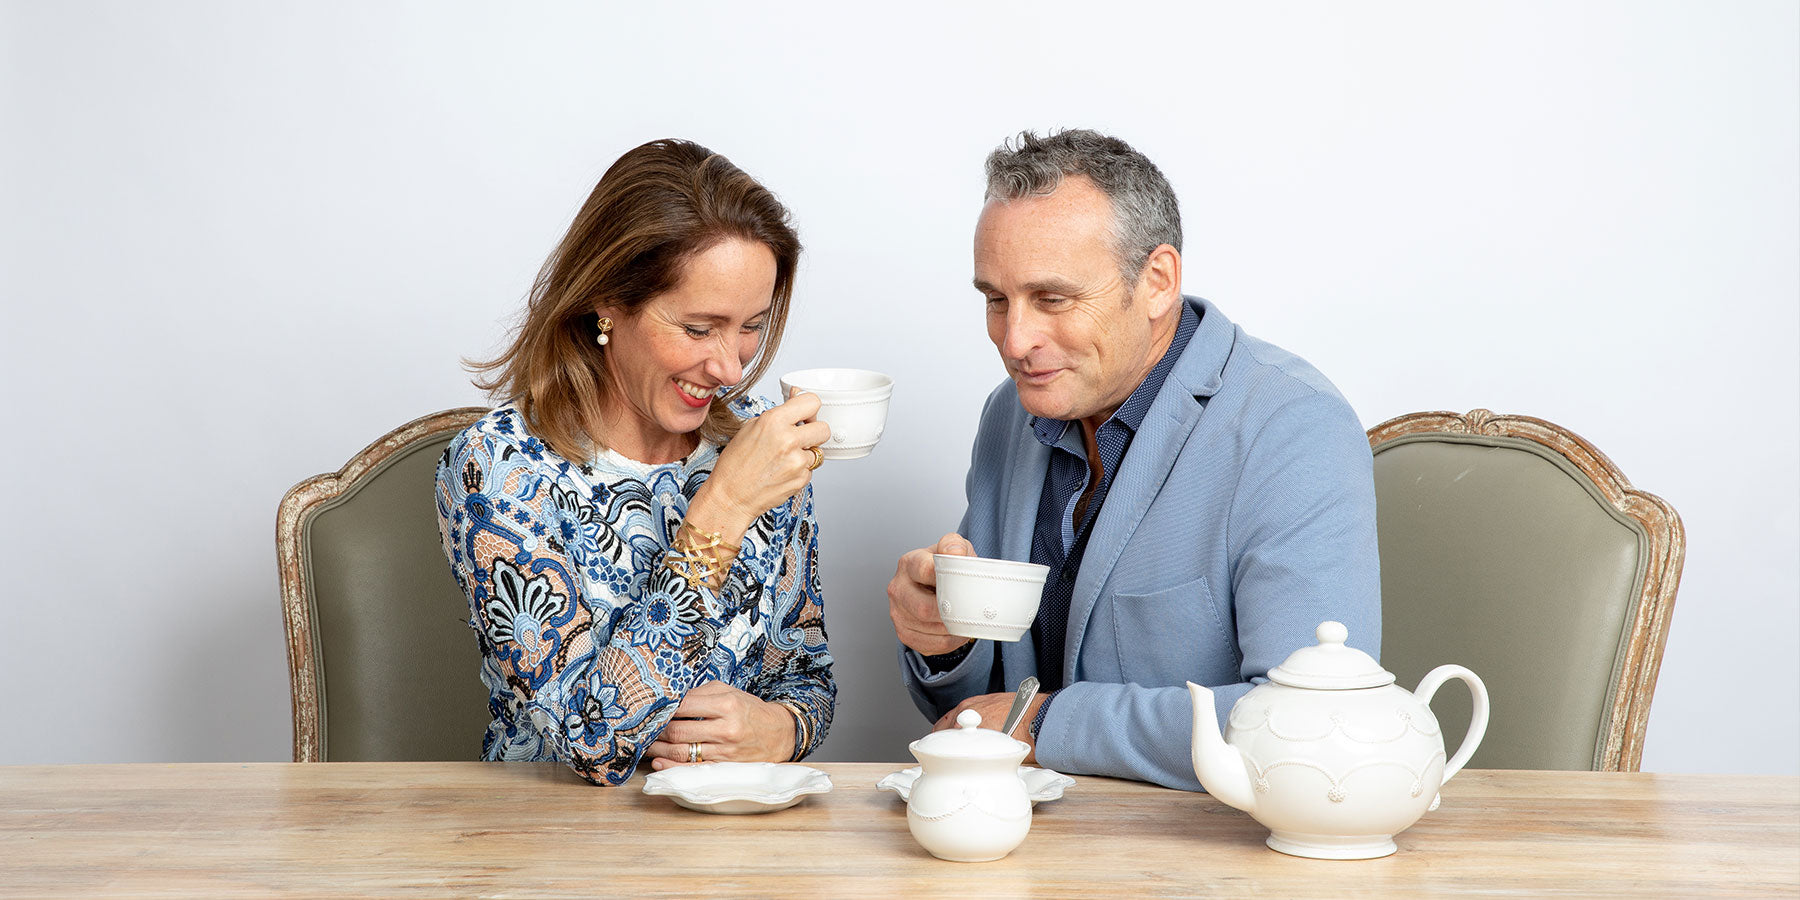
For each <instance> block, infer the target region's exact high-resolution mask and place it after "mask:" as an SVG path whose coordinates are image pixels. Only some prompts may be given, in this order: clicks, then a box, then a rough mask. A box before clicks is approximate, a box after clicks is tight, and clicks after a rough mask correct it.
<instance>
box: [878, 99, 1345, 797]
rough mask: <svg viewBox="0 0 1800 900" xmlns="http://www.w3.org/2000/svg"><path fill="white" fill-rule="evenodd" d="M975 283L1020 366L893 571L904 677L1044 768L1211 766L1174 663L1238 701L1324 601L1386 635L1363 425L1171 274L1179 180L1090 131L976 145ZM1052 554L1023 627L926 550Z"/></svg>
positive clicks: (998, 343)
mask: <svg viewBox="0 0 1800 900" xmlns="http://www.w3.org/2000/svg"><path fill="white" fill-rule="evenodd" d="M987 173H988V187H987V199H986V203H985V205H984V206H983V208H982V211H981V218H980V221H979V222H978V223H977V225H976V230H975V288H976V290H978V291H980V292H981V293H982V294H983V295H984V296H985V297H986V298H987V327H988V337H989V338H990V339H991V340H993V342H994V346H995V348H996V349H998V350H999V351H1000V360H1001V362H1002V363H1004V364H1005V366H1006V371H1007V374H1008V375H1009V376H1010V380H1009V381H1007V382H1004V383H1002V384H1001V385H1000V386H999V387H998V388H996V389H995V390H994V392H993V393H992V394H991V395H990V396H989V397H988V401H987V405H986V408H985V409H984V410H983V411H982V415H981V424H980V427H979V430H978V431H977V433H976V436H975V447H974V451H973V454H972V463H971V465H970V468H969V474H968V479H967V488H966V489H967V494H968V503H969V505H968V510H967V512H966V513H965V514H964V516H963V520H962V526H961V528H960V529H959V533H957V534H949V535H945V536H944V538H943V539H941V540H940V541H938V543H937V545H936V546H934V547H928V548H922V549H918V550H914V551H911V552H909V553H907V554H906V555H905V556H903V557H901V559H900V564H899V567H898V570H897V571H896V572H895V575H894V579H893V581H892V582H890V583H889V585H888V604H889V613H890V615H891V617H892V619H893V622H894V629H895V632H896V634H897V635H898V637H899V639H900V643H901V645H902V646H901V649H900V657H901V658H900V666H901V672H902V677H903V679H904V680H905V682H906V685H907V688H908V690H909V691H911V693H912V696H913V700H914V702H915V703H916V704H918V706H919V709H920V710H922V711H923V712H925V714H926V715H928V716H935V717H937V718H938V727H940V728H943V727H947V726H949V725H950V724H952V723H953V722H954V721H955V718H956V715H957V714H958V713H960V712H961V711H962V710H963V709H966V708H972V709H975V710H977V711H978V712H980V713H981V717H982V721H983V722H984V723H987V724H988V726H989V727H998V724H999V723H1000V721H1001V720H1002V718H1003V717H1004V715H1005V712H1006V709H1007V707H1008V706H1009V705H1010V704H1011V701H1012V693H1011V691H1012V689H1013V688H1015V687H1016V686H1017V685H1018V683H1019V682H1020V681H1021V680H1023V679H1024V678H1025V677H1026V676H1028V675H1035V676H1037V678H1038V679H1039V680H1040V682H1041V683H1042V689H1043V690H1042V692H1041V693H1040V694H1039V695H1038V699H1037V700H1036V701H1035V702H1034V704H1033V706H1032V708H1030V709H1029V710H1028V711H1027V714H1026V715H1027V718H1028V721H1030V723H1031V724H1030V726H1029V728H1021V729H1020V730H1019V733H1017V734H1015V737H1018V738H1020V739H1021V740H1025V741H1027V742H1028V743H1031V744H1032V745H1033V753H1032V756H1031V757H1028V761H1035V762H1037V763H1038V764H1040V765H1045V766H1048V767H1050V768H1053V769H1058V770H1062V771H1065V772H1075V773H1083V774H1094V775H1111V776H1118V777H1124V778H1133V779H1138V780H1142V781H1151V782H1155V783H1158V784H1162V785H1167V786H1170V787H1179V788H1186V789H1189V790H1193V789H1196V788H1198V787H1199V782H1198V781H1197V780H1196V779H1195V777H1194V772H1193V768H1192V766H1191V764H1190V762H1189V754H1188V747H1189V735H1190V733H1191V731H1190V729H1191V727H1192V722H1193V717H1192V707H1191V705H1190V701H1189V699H1188V694H1187V691H1186V690H1185V684H1184V683H1185V682H1186V681H1190V680H1191V681H1194V682H1197V683H1199V684H1204V685H1207V686H1208V687H1211V688H1212V690H1213V693H1214V696H1215V697H1217V707H1218V708H1217V710H1216V713H1217V714H1218V716H1219V718H1220V721H1221V723H1223V722H1224V719H1225V715H1226V714H1227V713H1228V712H1229V711H1230V709H1231V706H1232V704H1234V703H1235V702H1237V699H1238V698H1239V697H1241V696H1243V695H1244V693H1245V692H1247V691H1248V690H1249V689H1250V688H1251V687H1253V686H1254V684H1255V683H1258V682H1261V681H1263V680H1266V679H1265V676H1266V673H1267V672H1268V670H1269V669H1270V668H1273V667H1274V666H1276V665H1278V664H1280V662H1281V661H1282V660H1284V659H1286V658H1287V655H1288V654H1289V653H1291V652H1293V651H1294V650H1296V649H1298V648H1300V647H1303V646H1309V645H1311V644H1313V643H1315V640H1314V637H1313V631H1314V629H1315V628H1316V627H1317V626H1318V624H1319V623H1320V622H1322V621H1325V620H1328V619H1335V620H1337V621H1340V622H1343V623H1344V624H1345V625H1347V626H1348V627H1349V630H1350V643H1351V644H1352V645H1353V646H1356V647H1358V648H1359V649H1362V650H1364V651H1367V652H1369V653H1371V654H1375V653H1376V652H1377V650H1378V649H1379V642H1380V635H1381V608H1380V579H1379V572H1378V564H1379V563H1378V559H1377V556H1376V546H1375V489H1374V482H1373V477H1372V472H1371V460H1370V455H1369V446H1368V442H1367V440H1366V439H1365V437H1364V435H1363V430H1362V425H1361V423H1360V422H1359V421H1358V420H1357V417H1356V415H1355V413H1354V412H1352V411H1351V409H1350V406H1349V404H1348V403H1346V402H1345V401H1344V398H1343V397H1342V396H1340V395H1339V394H1338V392H1337V390H1336V389H1335V388H1333V387H1332V385H1331V383H1330V382H1329V381H1327V380H1326V379H1325V377H1324V376H1322V375H1320V374H1319V373H1318V372H1317V371H1315V370H1314V369H1313V368H1312V367H1311V366H1309V365H1307V363H1306V362H1305V361H1303V360H1301V359H1299V358H1298V357H1296V356H1294V355H1293V354H1290V353H1287V352H1286V351H1283V350H1281V349H1279V348H1277V347H1274V346H1272V345H1270V344H1267V343H1264V342H1263V341H1260V340H1257V339H1256V338H1253V337H1251V336H1249V335H1248V334H1246V333H1245V332H1244V331H1243V329H1241V328H1238V327H1237V326H1235V325H1233V324H1232V323H1231V321H1230V320H1228V319H1226V318H1225V315H1224V314H1223V313H1221V312H1220V311H1219V309H1218V308H1217V307H1216V306H1214V305H1213V304H1211V303H1209V302H1207V301H1204V300H1200V299H1198V298H1194V297H1184V296H1183V295H1182V294H1181V221H1180V212H1179V210H1178V208H1177V205H1176V202H1175V194H1174V191H1173V190H1171V189H1170V187H1169V183H1168V181H1167V180H1166V179H1165V178H1164V177H1163V175H1162V173H1161V172H1160V171H1158V170H1157V168H1156V166H1155V165H1153V164H1152V163H1151V162H1150V161H1149V160H1148V159H1146V158H1145V157H1144V156H1143V155H1142V154H1140V153H1138V152H1137V151H1136V150H1133V149H1132V148H1131V147H1130V146H1129V145H1127V144H1126V143H1125V142H1123V141H1120V140H1117V139H1115V138H1110V137H1106V136H1104V135H1100V134H1096V133H1094V132H1091V131H1065V132H1062V133H1059V134H1054V135H1051V136H1048V137H1043V138H1040V137H1037V136H1035V135H1033V134H1030V133H1025V134H1022V135H1020V139H1019V144H1018V146H1017V147H1016V148H1015V147H1011V146H1008V145H1002V146H1001V147H1000V148H999V149H997V150H995V151H994V153H993V154H992V155H990V156H989V157H988V161H987ZM933 552H937V553H956V554H973V555H977V556H988V557H1000V558H1005V559H1015V560H1025V559H1029V560H1030V561H1032V562H1035V563H1042V564H1045V565H1048V566H1049V567H1050V570H1051V571H1050V576H1049V578H1048V579H1047V580H1046V583H1045V586H1044V594H1043V600H1042V603H1041V605H1040V606H1039V609H1038V616H1037V620H1036V622H1035V623H1034V624H1033V626H1032V629H1031V631H1030V633H1029V634H1027V635H1026V636H1025V638H1024V639H1022V640H1019V641H1017V642H1010V643H1005V642H995V641H989V640H976V641H971V640H968V639H966V638H961V637H956V636H954V635H951V634H949V633H948V632H947V631H946V630H945V628H944V624H943V622H942V621H941V620H940V619H939V618H938V612H937V606H936V600H935V597H934V592H933V587H932V586H933V585H934V584H935V583H936V579H935V577H934V572H933V566H932V556H931V554H932V553H933Z"/></svg>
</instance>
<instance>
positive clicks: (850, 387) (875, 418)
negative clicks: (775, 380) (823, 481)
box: [781, 369, 894, 459]
mask: <svg viewBox="0 0 1800 900" xmlns="http://www.w3.org/2000/svg"><path fill="white" fill-rule="evenodd" d="M795 388H799V389H800V390H803V391H805V392H807V393H809V394H816V395H818V397H819V414H818V416H817V417H816V418H817V419H818V420H819V421H821V422H824V423H825V424H827V425H830V426H831V440H828V441H826V442H825V443H824V444H823V445H821V446H820V448H819V449H821V450H823V451H824V452H825V458H826V459H856V458H858V457H863V456H868V455H869V451H870V450H873V449H875V443H876V442H877V441H880V440H881V431H882V429H883V428H885V427H886V426H887V409H888V397H890V396H892V395H893V393H894V379H892V378H889V377H888V376H886V375H883V374H881V373H880V372H871V371H869V370H867V369H802V370H800V371H798V372H789V373H788V374H786V375H783V376H781V396H782V397H784V398H786V397H791V396H793V394H794V389H795Z"/></svg>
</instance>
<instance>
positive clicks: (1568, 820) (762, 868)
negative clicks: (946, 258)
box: [0, 762, 1800, 898]
mask: <svg viewBox="0 0 1800 900" xmlns="http://www.w3.org/2000/svg"><path fill="white" fill-rule="evenodd" d="M903 766H904V764H903V763H898V762H896V763H824V764H820V765H818V766H817V768H820V769H823V770H825V771H826V772H828V773H829V774H830V775H831V778H832V781H833V783H834V789H833V790H832V792H831V793H829V794H825V795H820V796H814V797H811V798H808V799H807V800H806V801H805V802H803V803H802V804H801V805H799V806H797V807H794V808H792V809H788V810H784V811H781V812H776V813H771V814H767V815H757V816H713V815H705V814H701V813H696V812H692V811H689V810H685V809H681V808H679V807H676V806H675V805H674V804H673V803H671V802H670V801H669V800H668V799H667V798H662V797H650V796H646V795H645V794H643V793H642V792H641V791H640V788H641V787H642V779H641V778H639V779H636V780H633V781H632V782H631V783H630V784H628V785H626V786H625V787H622V788H596V787H591V786H588V785H586V784H584V783H582V782H580V781H579V780H577V779H576V778H575V777H574V776H573V775H572V774H570V773H569V772H567V771H566V770H565V769H563V768H562V767H560V766H556V765H548V764H491V763H309V764H293V763H255V764H243V765H236V764H182V765H117V766H18V767H0V895H7V896H11V895H17V896H31V897H40V896H48V895H82V896H88V895H136V896H166V897H238V896H251V897H267V896H276V895H298V896H327V895H331V896H420V897H440V896H468V895H494V896H516V897H525V896H551V895H555V896H565V897H568V896H606V897H633V896H635V897H657V896H709V897H776V896H791V897H818V898H835V897H895V896H907V897H931V896H945V897H958V898H970V897H979V898H989V897H1008V896H1027V895H1029V896H1044V897H1095V896H1109V897H1143V896H1219V897H1253V896H1254V897H1265V896H1266V897H1306V896H1317V897H1349V896H1367V897H1397V896H1409V895H1410V896H1432V897H1443V896H1458V895H1472V894H1481V895H1494V894H1505V895H1512V896H1529V897H1554V896H1569V897H1595V896H1630V897H1696V896H1746V897H1770V896H1800V778H1792V777H1785V776H1782V777H1777V776H1725V775H1656V774H1599V773H1587V772H1508V771H1465V772H1463V773H1462V774H1461V775H1459V776H1458V777H1457V778H1456V780H1454V781H1452V782H1451V783H1450V784H1449V785H1448V786H1447V787H1446V789H1445V790H1444V803H1443V806H1442V807H1441V808H1439V809H1438V810H1437V811H1435V812H1432V813H1428V814H1427V815H1426V816H1425V818H1424V819H1423V820H1422V821H1421V822H1420V823H1419V824H1418V825H1416V826H1414V827H1413V828H1412V829H1411V830H1409V831H1407V832H1405V833H1403V834H1401V835H1400V836H1399V838H1398V841H1399V844H1400V852H1399V853H1397V854H1395V855H1393V856H1390V857H1387V858H1385V859H1377V860H1364V861H1356V862H1326V861H1320V860H1310V859H1298V858H1295V857H1290V856H1284V855H1282V854H1279V853H1276V852H1274V851H1273V850H1269V849H1268V848H1266V847H1265V846H1263V837H1264V835H1265V832H1264V831H1263V830H1262V828H1260V827H1259V826H1258V825H1257V824H1256V823H1255V822H1253V821H1252V820H1251V819H1250V818H1249V817H1247V816H1245V815H1244V814H1243V813H1240V812H1238V811H1236V810H1233V809H1229V808H1227V807H1225V806H1223V805H1222V804H1220V803H1218V802H1217V801H1215V800H1213V799H1212V798H1211V797H1209V796H1207V795H1205V794H1190V793H1185V792H1182V791H1171V790H1165V789H1162V788H1157V787H1152V786H1150V785H1145V784H1138V783H1134V782H1127V781H1117V780H1113V779H1107V778H1079V779H1077V782H1078V783H1077V784H1076V786H1075V787H1073V788H1070V789H1069V791H1068V794H1067V795H1066V796H1064V797H1063V799H1061V800H1058V801H1054V802H1050V803H1045V804H1042V805H1040V806H1039V807H1038V808H1037V813H1036V816H1035V817H1034V820H1033V823H1032V829H1031V835H1030V837H1028V838H1026V840H1025V844H1024V845H1023V846H1022V847H1020V848H1019V849H1018V850H1016V851H1014V852H1013V854H1012V855H1011V856H1009V857H1007V858H1006V859H1003V860H1000V861H998V862H991V863H950V862H943V861H940V860H937V859H934V858H932V857H931V856H929V855H927V854H926V853H925V852H924V851H923V850H921V849H920V848H919V846H918V845H917V844H916V843H914V842H913V839H912V836H911V835H910V834H909V833H908V831H907V829H906V810H905V807H904V806H903V805H902V804H901V802H900V800H899V799H898V798H897V797H895V796H894V795H893V794H890V793H886V792H880V791H876V790H875V789H874V784H875V782H876V781H877V780H879V779H880V778H881V776H883V775H886V774H887V773H889V772H892V771H894V770H896V769H899V768H902V767H903Z"/></svg>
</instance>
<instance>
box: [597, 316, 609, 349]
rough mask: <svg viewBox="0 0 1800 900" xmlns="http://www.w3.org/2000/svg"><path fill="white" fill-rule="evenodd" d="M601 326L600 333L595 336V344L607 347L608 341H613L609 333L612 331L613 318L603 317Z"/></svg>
mask: <svg viewBox="0 0 1800 900" xmlns="http://www.w3.org/2000/svg"><path fill="white" fill-rule="evenodd" d="M599 325H600V333H599V334H596V335H594V343H596V344H599V345H600V346H602V347H604V346H606V342H607V341H610V340H612V336H611V335H609V334H608V333H607V332H610V331H612V317H611V316H601V317H600V322H599Z"/></svg>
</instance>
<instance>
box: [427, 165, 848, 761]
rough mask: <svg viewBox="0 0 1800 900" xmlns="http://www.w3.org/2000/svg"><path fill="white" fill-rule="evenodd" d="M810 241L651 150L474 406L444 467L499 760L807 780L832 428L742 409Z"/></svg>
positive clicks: (584, 229)
mask: <svg viewBox="0 0 1800 900" xmlns="http://www.w3.org/2000/svg"><path fill="white" fill-rule="evenodd" d="M799 255H800V242H799V238H798V237H797V236H796V235H795V233H794V230H793V228H792V227H791V226H790V225H789V224H788V212H787V209H786V208H785V207H783V206H782V205H781V203H780V201H778V200H776V199H775V196H774V195H773V194H771V193H770V192H769V191H768V190H767V189H766V188H764V187H763V186H762V185H760V184H758V183H757V182H756V181H755V179H753V178H751V177H750V176H749V175H746V174H745V173H744V172H743V171H741V170H739V169H738V168H737V167H736V166H734V165H732V164H731V162H730V161H729V160H727V159H725V158H724V157H722V156H719V155H717V154H715V153H712V152H711V151H709V150H707V149H706V148H704V147H701V146H698V145H696V144H693V143H689V142H687V141H674V140H665V141H652V142H651V143H648V144H645V145H643V146H641V147H638V148H637V149H635V150H632V151H630V152H629V153H626V154H625V155H624V156H622V157H620V158H619V160H618V162H616V163H614V164H613V166H612V168H610V169H608V170H607V172H606V174H605V175H604V176H602V177H601V179H600V183H599V184H598V185H597V186H595V188H594V192H593V194H592V195H590V196H589V197H588V200H587V203H586V204H584V205H583V206H582V208H581V211H580V212H579V213H578V214H577V215H576V217H575V221H574V224H572V225H571V226H570V228H569V232H568V234H567V235H566V236H564V238H563V240H562V243H561V244H560V245H559V246H558V247H557V248H556V250H555V252H554V253H552V254H551V256H550V259H549V260H548V261H547V262H546V263H545V264H544V268H543V271H542V272H541V273H540V274H539V276H538V280H537V284H536V285H535V287H534V288H533V290H532V294H531V300H530V305H529V307H528V309H527V311H526V314H525V320H524V322H523V324H521V326H520V327H519V331H518V334H517V336H516V337H515V338H514V340H513V342H512V344H511V346H510V347H509V348H508V349H507V350H506V352H505V353H503V354H502V355H501V356H500V357H499V358H498V359H495V360H493V361H491V362H486V363H477V364H474V366H473V368H475V369H476V370H477V371H480V372H484V373H486V376H487V377H486V378H485V380H484V379H478V380H477V381H476V384H477V385H478V386H480V387H482V388H484V389H486V390H489V391H490V392H492V393H493V394H494V395H495V396H496V397H497V398H500V399H502V400H503V401H504V402H503V403H502V405H501V406H499V407H498V408H496V409H495V410H494V411H493V412H491V413H489V414H488V415H487V416H485V417H483V418H482V419H481V420H480V421H478V422H476V423H475V424H474V425H472V426H470V427H469V429H468V430H467V431H464V432H463V433H462V434H461V435H459V436H458V437H457V438H456V439H455V440H454V441H452V442H451V444H450V447H449V449H448V450H447V451H445V453H444V456H443V458H442V460H440V462H439V464H438V472H437V508H438V523H439V530H440V532H441V533H442V535H443V539H444V553H445V555H446V556H447V557H448V558H449V560H450V565H451V569H452V571H453V572H454V574H455V576H456V581H457V583H458V584H459V585H461V586H462V589H463V592H464V593H465V594H466V595H467V596H468V598H469V610H470V621H469V625H470V627H471V628H473V629H474V630H475V634H476V640H477V642H478V643H479V644H480V646H481V651H482V656H483V663H482V667H481V678H482V681H483V682H484V683H485V684H486V685H487V686H488V690H489V700H488V708H489V710H490V711H491V712H492V713H493V716H494V720H493V722H492V723H491V724H490V725H489V726H488V731H487V736H486V738H485V739H484V740H483V742H482V756H483V758H485V759H490V760H518V759H534V760H535V759H559V760H565V761H567V762H568V763H569V764H570V765H571V766H573V767H574V769H575V771H576V772H578V773H580V774H581V776H582V777H583V778H586V779H588V780H589V781H592V782H594V783H596V784H619V783H621V782H623V781H625V780H626V779H627V778H630V777H631V773H632V771H633V770H634V769H635V768H636V766H637V765H638V763H639V761H640V760H643V759H646V758H648V759H650V760H651V765H652V766H653V767H654V768H657V769H661V768H665V767H667V766H670V765H678V764H685V763H690V762H702V761H707V760H738V761H774V762H779V761H783V760H790V759H800V758H802V757H804V756H805V755H806V754H808V753H810V752H811V751H812V750H813V749H814V748H816V747H817V746H818V745H819V743H820V741H822V740H823V739H824V737H825V731H826V728H827V727H828V726H829V725H830V723H831V716H832V710H833V706H834V703H835V701H836V696H837V685H836V682H834V681H833V679H832V676H831V656H830V654H829V653H828V652H827V651H826V647H825V627H824V621H823V618H822V607H821V598H820V594H819V582H818V573H817V568H816V566H817V560H818V534H817V524H816V522H815V520H814V518H813V508H812V489H811V487H809V483H810V481H811V478H812V470H814V469H816V468H818V466H819V464H820V462H822V461H823V459H824V456H823V453H822V452H820V451H819V449H818V446H819V444H821V443H823V442H824V441H825V439H826V438H828V437H830V435H831V429H830V427H829V426H827V425H825V424H823V423H820V422H814V421H812V416H813V415H814V414H815V413H816V412H817V411H818V408H819V402H818V399H817V398H816V397H813V396H812V395H810V394H798V395H796V396H795V397H793V398H792V399H789V400H788V401H787V402H785V403H782V404H781V405H779V406H776V405H774V404H772V403H770V402H769V401H767V400H761V399H754V398H750V397H748V396H746V391H747V390H748V388H749V387H750V386H751V385H752V384H754V383H755V382H756V380H757V378H758V377H759V376H761V375H762V373H763V372H764V370H766V369H767V367H768V364H769V361H770V359H771V358H772V357H773V356H774V354H775V350H776V347H777V345H778V344H779V343H780V341H781V332H782V327H783V325H784V324H785V322H786V319H787V311H788V304H789V299H790V297H791V296H792V293H793V284H794V270H795V266H796V264H797V262H798V259H799Z"/></svg>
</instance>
